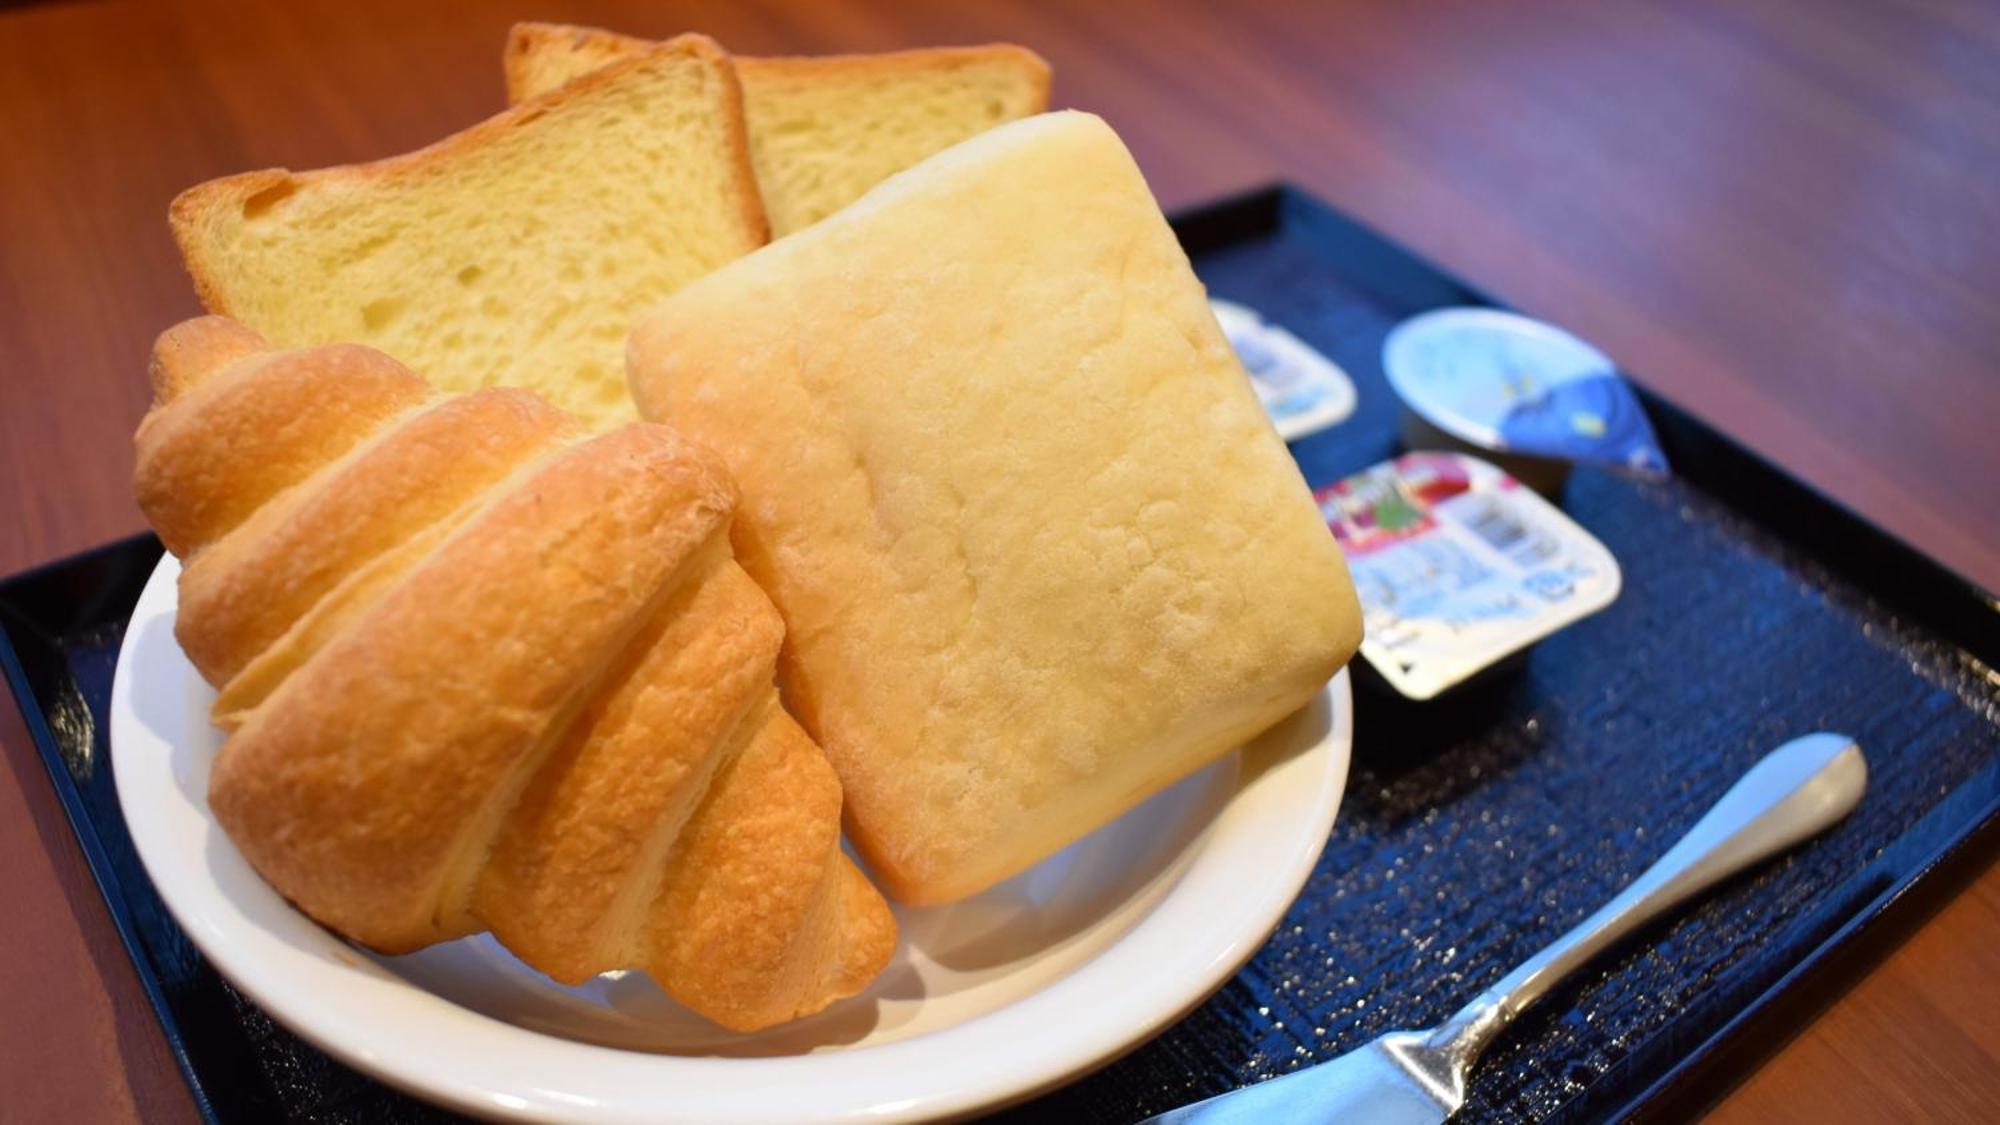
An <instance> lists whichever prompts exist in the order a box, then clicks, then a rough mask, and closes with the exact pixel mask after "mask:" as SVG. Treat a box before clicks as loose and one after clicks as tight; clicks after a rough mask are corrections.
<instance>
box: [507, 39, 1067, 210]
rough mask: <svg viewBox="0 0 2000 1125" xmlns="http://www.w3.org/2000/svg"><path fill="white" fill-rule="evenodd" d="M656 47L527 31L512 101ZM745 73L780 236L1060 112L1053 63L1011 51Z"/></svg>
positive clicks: (840, 60) (942, 50)
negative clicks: (957, 150) (919, 166)
mask: <svg viewBox="0 0 2000 1125" xmlns="http://www.w3.org/2000/svg"><path fill="white" fill-rule="evenodd" d="M651 46H652V43H651V42H649V41H648V40H645V39H640V38H636V37H633V36H629V35H620V34H617V33H615V32H610V31H604V30H600V29H597V28H591V27H576V26H568V25H560V24H548V23H518V24H515V25H514V27H513V29H512V30H511V31H510V32H509V34H508V37H507V48H506V52H505V56H504V60H505V66H506V74H507V96H508V98H509V100H511V101H516V102H520V101H526V100H528V99H530V98H534V97H538V96H541V95H544V94H547V93H549V92H550V91H552V90H557V89H560V88H562V87H563V86H564V85H565V84H567V83H569V82H573V81H576V80H577V79H579V78H582V77H583V76H585V75H588V74H591V73H593V72H596V71H598V70H600V69H601V68H603V67H605V66H609V65H611V64H613V63H617V62H619V61H621V60H624V59H629V58H632V57H634V56H636V55H638V54H640V53H643V52H644V51H646V50H647V49H649V48H650V47H651ZM735 61H736V70H737V74H738V75H739V77H740V78H741V80H742V84H743V104H744V114H745V120H746V124H747V126H748V133H749V140H750V152H751V159H752V162H753V164H754V166H755V168H756V173H757V183H758V187H759V189H760V191H761V193H762V195H763V199H764V205H765V210H766V211H767V213H768V214H769V216H770V220H771V230H772V234H773V235H785V234H789V233H791V232H792V231H795V230H799V229H802V228H804V227H807V226H810V225H812V224H813V223H815V222H818V221H819V220H821V219H823V218H825V217H826V216H828V215H830V214H832V213H833V212H835V211H837V210H839V209H840V208H842V207H844V206H846V205H847V204H849V203H851V202H853V201H854V200H855V199H856V198H857V197H859V196H860V195H861V194H862V193H863V192H865V191H867V190H868V189H869V188H871V187H873V186H874V185H875V184H877V183H879V182H881V181H882V180H883V179H884V178H886V177H887V176H889V175H891V174H892V173H895V172H898V171H901V170H902V169H904V168H907V167H909V166H910V165H912V164H915V163H916V162H918V161H919V160H922V159H923V158H924V157H927V156H929V155H931V154H932V153H935V152H939V151H942V150H943V149H946V148H949V147H951V146H952V145H954V144H956V143H958V142H959V141H962V140H964V139H966V138H967V137H970V136H972V135H973V134H975V133H977V132H980V131H981V130H984V129H988V128H991V127H993V126H995V125H999V124H1001V123H1003V122H1006V121H1012V120H1016V119H1018V118H1022V117H1028V116H1031V115H1033V114H1037V113H1040V112H1042V111H1043V110H1045V109H1047V108H1048V102H1049V65H1048V63H1046V62H1044V61H1043V60H1042V58H1041V56H1039V55H1037V54H1035V53H1034V52H1033V51H1030V50H1028V49H1027V48H1025V47H1019V46H1016V45H1014V44H1011V43H989V44H983V45H979V46H968V47H930V48H922V49H918V50H908V51H891V52H886V53H882V54H851V55H823V56H814V57H768V58H759V57H753V56H743V55H739V56H736V57H735Z"/></svg>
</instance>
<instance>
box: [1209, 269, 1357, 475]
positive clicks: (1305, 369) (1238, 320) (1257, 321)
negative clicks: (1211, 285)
mask: <svg viewBox="0 0 2000 1125" xmlns="http://www.w3.org/2000/svg"><path fill="white" fill-rule="evenodd" d="M1209 305H1210V306H1212V307H1213V308H1214V309H1215V319H1216V320H1218V321H1220V322H1221V324H1222V331H1223V334H1224V335H1226V336H1228V337H1229V345H1230V347H1232V348H1234V349H1236V357H1237V358H1238V359H1240V360H1242V361H1243V369H1244V370H1245V371H1247V372H1249V373H1250V385H1251V386H1253V387H1255V388H1257V398H1258V399H1259V400H1260V401H1261V402H1263V404H1264V412H1265V413H1267V414H1269V415H1270V416H1271V421H1272V423H1273V424H1274V425H1276V426H1277V427H1278V436H1279V437H1281V438H1283V439H1285V440H1286V441H1297V440H1298V439H1300V438H1302V437H1305V436H1306V435H1307V434H1313V433H1317V432H1319V431H1320V430H1323V429H1326V428H1327V427H1328V426H1331V425H1333V424H1335V423H1336V422H1340V421H1342V420H1343V419H1345V418H1346V417H1347V416H1348V415H1349V414H1352V413H1354V380H1352V379H1350V378H1348V376H1347V372H1345V371H1343V370H1341V368H1340V365H1339V364H1336V363H1335V362H1333V361H1332V360H1330V359H1328V358H1326V357H1325V356H1323V355H1321V354H1319V352H1318V351H1316V350H1315V349H1314V348H1313V346H1312V345H1311V344H1308V343H1306V342H1305V341H1304V340H1301V339H1299V338H1298V337H1297V336H1294V335H1292V334H1291V333H1290V332H1287V331H1285V330H1284V329H1283V328H1280V327H1279V326H1277V325H1275V324H1272V323H1271V322H1270V321H1268V320H1265V319H1264V318H1263V317H1262V316H1261V315H1259V314H1258V313H1257V311H1256V310H1255V309H1251V308H1247V307H1245V306H1243V305H1239V304H1236V303H1234V302H1232V301H1221V300H1211V301H1209Z"/></svg>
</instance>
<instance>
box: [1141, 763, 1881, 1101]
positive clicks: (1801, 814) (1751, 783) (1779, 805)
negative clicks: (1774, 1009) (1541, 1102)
mask: <svg viewBox="0 0 2000 1125" xmlns="http://www.w3.org/2000/svg"><path fill="white" fill-rule="evenodd" d="M1867 784H1868V765H1867V762H1866V761H1865V760H1863V758H1862V756H1861V747H1859V746H1857V745H1856V744H1855V742H1854V740H1853V739H1851V738H1848V737H1847V736H1845V735H1839V734H1825V733H1821V734H1809V735H1806V736H1804V737H1803V738H1795V739H1793V740H1792V741H1790V742H1787V743H1785V744H1784V745H1783V746H1780V747H1778V748H1777V749H1776V750H1773V751H1771V752H1770V753H1769V754H1766V755H1765V756H1764V757H1763V759H1762V760H1761V761H1759V762H1758V763H1757V764H1756V765H1754V766H1752V767H1750V771H1749V772H1748V773H1746V774H1744V775H1743V777H1742V779H1741V780H1739V781H1737V783H1736V784H1735V785H1733V786H1731V787H1730V789H1729V792H1727V793H1724V794H1723V795H1722V799H1721V800H1719V801H1717V802H1716V803H1715V806H1714V807H1713V808H1711V809H1709V810H1708V813H1707V814H1706V815H1705V816H1703V817H1702V818H1701V820H1700V821H1699V822H1697V823H1696V824H1695V826H1694V827H1693V828H1691V829H1689V830H1688V833H1687V835H1685V836H1683V837H1681V839H1680V842H1679V843H1676V844H1675V845H1674V846H1673V847H1672V848H1670V849H1668V851H1667V854H1666V855H1663V856H1661V857H1660V859H1659V860H1658V861H1657V862H1655V863H1654V864H1653V866H1651V867H1649V868H1647V869H1646V873H1645V874H1643V875H1641V876H1639V877H1638V878H1637V879H1635V880H1633V881H1632V883H1631V884H1630V885H1629V886H1627V887H1626V888H1625V889H1624V890H1623V891H1620V892H1619V893H1618V896H1617V897H1616V898H1613V899H1612V900H1611V901H1610V902H1607V903H1605V904H1604V905H1603V906H1602V907H1600V908H1598V910H1597V912H1596V913H1595V914H1592V915H1591V916H1590V917H1588V918H1585V919H1584V920H1583V921H1581V922H1579V923H1577V925H1576V927H1575V928H1574V929H1571V930H1570V931H1569V932H1568V933H1566V934H1564V935H1563V936H1561V937H1559V938H1557V939H1556V940H1555V941H1554V942H1553V943H1551V944H1550V945H1549V946H1548V947H1546V948H1544V949H1543V950H1542V951H1541V952H1540V953H1537V954H1535V955H1534V956H1533V957H1530V958H1528V959H1527V960H1526V961H1524V962H1522V963H1521V965H1520V966H1519V967H1518V968H1516V969H1515V970H1514V971H1513V972H1511V973H1508V974H1507V975H1506V976H1505V977H1502V978H1501V979H1500V980H1499V982H1498V983H1496V984H1494V985H1493V986H1492V987H1490V988H1488V989H1486V990H1485V991H1484V992H1481V993H1480V994H1479V996H1478V997H1477V998H1476V999H1474V1000H1473V1001H1472V1003H1470V1004H1467V1005H1466V1006H1465V1007H1464V1008H1462V1009H1460V1010H1459V1012H1458V1014H1457V1015H1454V1016H1452V1017H1451V1018H1450V1019H1448V1020H1446V1021H1445V1022H1444V1023H1442V1024H1440V1025H1438V1026H1437V1027H1435V1028H1432V1029H1430V1030H1428V1031H1392V1032H1389V1033H1388V1034H1386V1035H1383V1036H1381V1037H1380V1038H1378V1039H1376V1040H1375V1041H1373V1042H1371V1043H1368V1044H1365V1045H1363V1046H1361V1047H1359V1048H1356V1049H1355V1050H1352V1051H1349V1052H1348V1053H1346V1054H1344V1055H1342V1056H1340V1057H1339V1058H1336V1059H1331V1060H1329V1061H1327V1062H1323V1063H1320V1064H1319V1065H1317V1066H1313V1067H1309V1068H1307V1069H1305V1070H1301V1071H1299V1072H1297V1073H1295V1074H1287V1075H1285V1076H1284V1077H1282V1078H1273V1079H1270V1080H1268V1081H1265V1082H1261V1083H1259V1084H1257V1085H1255V1086H1249V1087H1245V1088H1244V1089H1241V1090H1236V1091H1233V1092H1231V1093H1227V1094H1223V1095H1220V1096H1218V1097H1213V1098H1210V1099H1208V1100H1207V1101H1204V1102H1196V1103H1195V1104H1194V1105H1190V1106H1184V1107H1182V1108H1180V1109H1175V1110H1169V1111H1168V1112H1166V1113H1163V1114H1160V1115H1159V1116H1157V1117H1153V1118H1149V1119H1148V1121H1149V1122H1157V1123H1166V1125H1188V1123H1195V1122H1198V1123H1199V1125H1235V1123H1238V1122H1242V1123H1245V1125H1248V1123H1251V1122H1257V1123H1265V1122H1287V1121H1299V1122H1308V1121H1310V1122H1323V1121H1339V1122H1357V1123H1360V1125H1438V1123H1439V1122H1442V1121H1444V1120H1445V1119H1446V1118H1448V1117H1450V1116H1451V1115H1452V1114H1453V1113H1455V1112H1457V1110H1458V1108H1459V1107H1460V1106H1462V1105H1464V1104H1465V1086H1466V1079H1467V1078H1468V1077H1469V1076H1470V1074H1471V1072H1472V1067H1473V1064H1474V1063H1476V1062H1478V1060H1479V1055H1480V1052H1482V1051H1484V1050H1485V1049H1486V1047H1487V1045H1488V1044H1489V1043H1491V1042H1492V1041H1493V1040H1494V1038H1495V1037H1497V1036H1498V1035H1499V1034H1500V1033H1501V1032H1502V1031H1504V1030H1506V1028H1507V1025H1508V1024H1511V1023H1513V1022H1514V1017H1515V1016H1518V1015H1520V1014H1521V1012H1522V1011H1523V1010H1524V1009H1526V1008H1527V1007H1528V1006H1529V1005H1531V1004H1533V1003H1534V1002H1535V1001H1536V1000H1539V999H1541V997H1542V995H1543V994H1544V993H1546V992H1547V991H1548V990H1549V989H1550V988H1552V987H1554V986H1555V985H1556V983H1557V982H1559V981H1561V980H1562V979H1563V978H1564V977H1566V976H1568V975H1569V974H1570V973H1571V972H1572V971H1574V970H1575V969H1576V968H1578V967H1579V966H1581V965H1582V964H1583V963H1584V962H1586V961H1588V960H1590V959H1591V958H1592V957H1595V956H1597V954H1599V953H1601V952H1603V951H1604V949H1606V948H1607V947H1609V946H1610V945H1612V944H1614V943H1616V942H1617V941H1618V940H1619V939H1621V938H1623V937H1625V936H1626V935H1627V934H1630V933H1631V932H1632V931H1633V930H1635V929H1638V928H1639V927H1641V926H1643V925H1645V924H1646V923H1648V922H1650V921H1652V920H1653V919H1654V918H1657V917H1658V916H1659V915H1661V914H1662V913H1664V912H1666V911H1668V910H1671V909H1672V908H1673V907H1675V906H1678V905H1679V904H1681V903H1682V902H1684V901H1686V900H1687V899H1689V898H1690V897H1692V896H1694V895H1696V894H1699V893H1701V892H1702V891H1705V890H1707V889H1708V888H1709V887H1712V886H1714V885H1715V884H1716V883H1719V882H1721V881H1722V880H1724V879H1726V878H1728V877H1729V876H1731V875H1734V874H1735V873H1736V872H1738V871H1741V870H1743V869H1744V868H1745V867H1748V866H1749V865H1751V864H1753V863H1756V862H1758V861H1759V860H1763V859H1766V858H1769V857H1770V856H1773V855H1776V854H1777V853H1779V852H1782V851H1784V850H1785V849H1786V848H1789V847H1791V846H1792V845H1793V844H1796V843H1798V842H1799V841H1801V840H1804V839H1806V838H1807V837H1809V836H1813V835H1815V834H1817V833H1818V832H1820V831H1821V830H1823V829H1825V828H1827V827H1828V826H1830V825H1832V824H1834V823H1835V822H1837V821H1839V820H1840V819H1841V818H1842V817H1844V816H1846V815H1847V814H1848V813H1849V812H1850V811H1852V810H1853V808H1854V806H1855V804H1856V803H1857V802H1859V801H1860V800H1861V792H1862V790H1863V789H1864V788H1866V787H1867Z"/></svg>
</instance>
